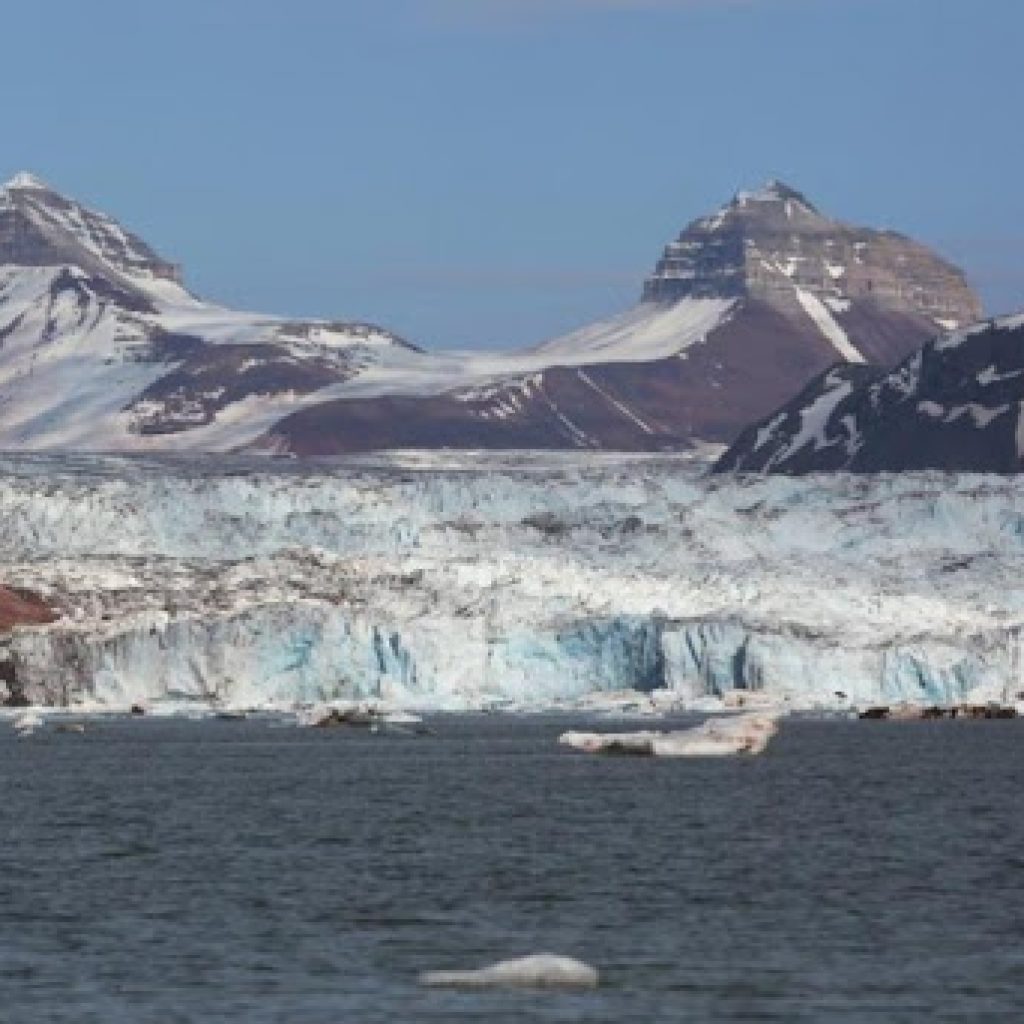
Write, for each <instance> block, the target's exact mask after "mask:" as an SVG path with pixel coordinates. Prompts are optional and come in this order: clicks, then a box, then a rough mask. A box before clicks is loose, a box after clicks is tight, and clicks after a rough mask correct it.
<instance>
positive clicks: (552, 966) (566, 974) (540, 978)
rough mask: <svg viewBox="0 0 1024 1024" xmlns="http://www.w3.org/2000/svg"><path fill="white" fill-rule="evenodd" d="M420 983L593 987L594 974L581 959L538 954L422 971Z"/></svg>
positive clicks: (485, 986)
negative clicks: (474, 966) (468, 967)
mask: <svg viewBox="0 0 1024 1024" xmlns="http://www.w3.org/2000/svg"><path fill="white" fill-rule="evenodd" d="M419 980H420V984H421V985H429V986H434V987H438V986H441V987H452V988H597V986H598V983H599V981H600V976H599V974H598V972H597V971H596V970H595V969H594V968H593V967H591V966H590V965H589V964H585V963H583V961H582V960H574V959H572V957H567V956H557V955H555V954H554V953H538V954H535V955H534V956H524V957H521V958H520V959H517V960H502V961H499V962H498V963H496V964H492V965H491V966H490V967H481V968H479V969H477V970H469V971H426V972H425V973H423V974H421V975H420V978H419Z"/></svg>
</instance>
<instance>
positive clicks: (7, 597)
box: [0, 586, 57, 632]
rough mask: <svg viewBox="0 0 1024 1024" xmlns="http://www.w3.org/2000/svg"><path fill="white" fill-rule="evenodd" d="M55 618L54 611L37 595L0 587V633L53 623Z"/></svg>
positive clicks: (14, 588)
mask: <svg viewBox="0 0 1024 1024" xmlns="http://www.w3.org/2000/svg"><path fill="white" fill-rule="evenodd" d="M56 618H57V616H56V614H55V613H54V611H53V610H52V609H51V608H50V606H49V605H48V604H47V603H46V602H45V601H44V600H43V599H42V598H41V597H39V596H38V595H37V594H32V593H30V592H29V591H27V590H20V589H18V588H16V587H3V586H0V632H5V631H7V630H10V629H13V628H14V627H15V626H22V625H39V624H41V623H46V622H53V621H54V620H55V619H56Z"/></svg>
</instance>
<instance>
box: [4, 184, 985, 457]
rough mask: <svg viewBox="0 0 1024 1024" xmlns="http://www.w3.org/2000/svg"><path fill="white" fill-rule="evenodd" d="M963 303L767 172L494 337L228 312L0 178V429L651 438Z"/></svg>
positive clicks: (318, 447) (665, 443) (459, 442)
mask: <svg viewBox="0 0 1024 1024" xmlns="http://www.w3.org/2000/svg"><path fill="white" fill-rule="evenodd" d="M977 316H978V303H977V300H976V299H975V297H974V296H973V294H972V293H971V291H970V289H969V288H968V287H967V285H966V283H965V282H964V279H963V275H962V274H961V273H960V272H959V271H957V270H956V269H955V268H954V267H951V266H950V265H949V264H947V263H945V262H944V261H942V260H941V259H939V258H938V257H936V256H934V255H932V254H931V253H929V252H928V251H927V250H925V249H923V248H922V247H921V246H918V245H916V244H915V243H913V242H911V241H909V240H908V239H905V238H902V237H901V236H898V235H895V234H892V233H890V232H874V231H869V230H867V229H860V228H850V227H847V226H845V225H843V224H840V223H838V222H836V221H833V220H830V219H828V218H827V217H825V216H824V215H822V214H821V213H819V212H818V211H817V210H816V209H815V208H814V207H813V206H812V204H811V203H810V202H809V201H808V200H806V199H805V198H804V197H803V196H801V195H800V193H798V192H796V191H795V190H794V189H792V188H789V187H788V186H786V185H782V184H781V183H778V182H771V183H769V184H768V185H767V186H765V187H764V188H763V189H761V190H759V191H757V192H741V193H739V194H738V195H737V196H736V197H735V198H734V199H733V200H732V201H731V202H730V203H728V204H727V205H726V206H724V207H722V208H721V209H720V210H719V211H717V212H716V213H715V214H713V215H711V216H710V217H705V218H701V219H700V220H697V221H694V222H693V223H692V224H690V225H689V227H688V228H686V230H684V231H683V232H682V234H681V235H680V236H679V237H678V239H677V240H676V241H674V242H672V243H671V244H670V245H669V246H668V247H667V248H666V250H665V252H664V254H663V256H662V258H661V259H660V261H659V262H658V264H657V268H656V270H655V272H654V274H653V275H652V276H651V277H650V278H649V279H648V281H647V282H646V284H645V286H644V290H643V294H642V296H641V301H640V303H639V304H638V305H637V306H635V307H634V308H633V309H630V310H628V311H626V312H625V313H622V314H620V315H619V316H616V317H613V318H611V319H609V320H605V321H601V322H599V323H596V324H593V325H590V326H588V327H585V328H583V329H581V330H579V331H575V332H573V333H571V334H569V335H567V336H565V337H562V338H556V339H554V340H552V341H548V342H546V343H544V344H542V345H539V346H537V347H535V348H533V349H528V350H525V351H521V352H514V353H485V352H479V353H443V352H442V353H437V352H434V353H428V352H423V351H420V350H419V349H417V348H415V347H414V346H413V345H411V344H409V343H408V342H405V341H403V340H402V339H401V338H399V337H397V336H396V335H394V334H392V333H390V332H389V331H386V330H384V329H382V328H380V327H375V326H373V325H369V324H363V323H350V322H345V321H324V320H294V319H288V318H283V317H274V316H267V315H260V314H252V313H240V312H237V311H233V310H229V309H225V308H223V307H220V306H216V305H214V304H211V303H208V302H205V301H202V300H200V299H198V298H197V297H196V296H194V295H192V294H191V293H190V292H189V291H188V290H187V289H186V288H185V286H184V284H183V283H182V277H181V273H180V270H179V268H178V267H177V266H176V265H175V264H173V263H171V262H169V261H167V260H165V259H163V258H162V257H160V256H159V255H158V254H157V253H156V252H155V251H154V250H153V249H152V248H150V247H149V246H148V245H147V244H146V243H145V242H143V241H142V240H141V239H139V238H138V237H136V236H135V235H133V234H131V233H130V232H129V231H127V230H125V229H124V228H122V227H121V226H120V225H119V224H118V223H117V222H116V221H114V220H113V219H111V218H110V217H107V216H105V215H103V214H99V213H96V212H94V211H91V210H88V209H86V208H85V207H83V206H81V205H80V204H78V203H76V202H74V201H73V200H71V199H68V198H66V197H64V196H62V195H60V194H59V193H57V192H55V191H54V190H52V189H51V188H49V187H48V186H46V185H45V184H44V183H43V182H41V181H40V180H39V179H37V178H35V177H33V176H31V175H28V174H20V175H18V176H17V177H15V178H14V179H12V180H11V181H9V182H8V183H7V185H6V186H4V188H3V189H2V190H0V448H15V449H18V448H21V449H54V448H56V449H92V450H166V449H170V450H175V449H196V450H212V451H218V450H233V449H237V448H241V447H256V448H260V449H264V450H269V451H275V452H282V453H289V454H295V455H332V454H336V453H339V452H344V451H353V450H368V449H375V448H397V447H417V448H437V447H474V448H593V449H604V448H611V449H625V450H634V449H636V450H648V449H655V450H656V449H670V448H679V447H686V446H688V445H690V444H693V443H694V442H700V441H711V442H718V443H726V442H729V441H731V440H732V439H733V438H734V437H735V436H736V434H737V433H738V432H739V430H740V429H741V428H742V427H743V425H744V424H746V423H749V422H751V421H752V420H754V419H757V418H759V417H761V416H763V415H764V414H765V413H767V412H768V411H769V410H770V409H772V408H775V407H776V406H777V405H778V404H779V403H780V402H782V401H783V400H784V399H785V398H786V397H787V396H788V395H791V394H792V393H793V391H794V390H795V389H796V388H798V387H800V386H802V385H803V384H805V383H806V382H807V381H808V380H809V379H811V378H812V377H813V376H814V375H815V374H817V373H820V372H821V371H822V370H824V369H826V368H827V367H828V366H830V365H831V364H832V363H834V362H835V360H836V358H837V357H839V358H842V359H843V360H846V361H848V362H851V363H860V362H865V361H870V362H876V363H880V364H882V365H883V366H892V365H894V364H895V363H896V362H898V361H899V360H900V359H902V358H903V357H905V356H906V355H907V354H908V353H909V352H911V351H913V350H914V349H915V348H917V347H918V346H919V345H920V344H921V343H922V342H923V341H925V340H926V339H927V338H929V337H931V336H932V335H934V334H935V333H936V332H937V331H938V330H939V329H940V328H948V327H953V326H957V325H960V324H963V323H966V322H969V321H971V320H973V319H976V318H977Z"/></svg>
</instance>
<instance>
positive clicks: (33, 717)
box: [12, 710, 43, 736]
mask: <svg viewBox="0 0 1024 1024" xmlns="http://www.w3.org/2000/svg"><path fill="white" fill-rule="evenodd" d="M12 724H13V726H14V731H15V732H16V733H17V734H18V735H19V736H31V735H32V733H34V732H35V731H36V729H38V728H39V727H40V726H41V725H42V724H43V716H42V715H40V714H39V712H38V711H35V710H30V711H26V712H25V713H24V714H23V715H19V716H18V717H17V718H16V719H15V720H14V722H13V723H12Z"/></svg>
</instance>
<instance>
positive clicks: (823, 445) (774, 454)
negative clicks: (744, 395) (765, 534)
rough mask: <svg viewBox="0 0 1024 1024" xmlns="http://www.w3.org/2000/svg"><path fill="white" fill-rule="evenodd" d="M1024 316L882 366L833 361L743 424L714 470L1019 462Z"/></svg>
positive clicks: (1011, 466)
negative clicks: (761, 416) (768, 411)
mask: <svg viewBox="0 0 1024 1024" xmlns="http://www.w3.org/2000/svg"><path fill="white" fill-rule="evenodd" d="M1022 416H1024V317H1011V318H1006V319H1002V320H995V321H988V322H986V323H982V324H980V325H978V326H976V327H974V328H971V329H969V330H966V331H961V332H956V333H953V334H950V335H947V336H944V337H941V338H938V339H935V340H933V341H931V342H929V343H928V344H926V345H925V346H924V347H923V348H922V349H921V350H920V351H919V352H917V353H916V354H914V355H913V356H911V357H910V358H909V359H907V360H906V361H905V362H904V363H903V364H902V365H900V366H899V367H897V368H896V369H895V370H893V371H891V372H889V373H883V372H882V371H879V370H872V369H869V368H866V367H836V368H834V369H832V370H830V371H828V372H827V373H825V374H824V375H823V376H821V377H819V378H818V379H817V380H815V381H814V382H813V383H812V384H811V385H809V386H808V387H807V388H806V389H805V390H804V391H803V392H802V393H801V394H799V395H798V396H797V397H796V398H794V399H793V400H792V401H790V402H788V403H787V404H786V405H784V406H783V407H782V408H781V409H779V410H778V411H777V412H775V413H774V414H772V415H771V416H769V417H767V418H766V419H765V420H763V421H762V422H760V423H757V424H755V425H754V426H752V427H750V428H748V429H747V430H745V431H744V432H743V433H742V434H741V435H740V437H739V438H738V439H737V441H736V442H735V444H733V446H732V447H731V448H730V449H729V451H728V452H727V453H726V454H725V455H724V456H723V457H722V459H721V460H720V461H719V463H718V465H717V466H716V470H717V471H719V472H729V471H738V472H770V473H791V474H802V473H813V472H827V471H835V470H847V471H850V472H859V473H875V472H901V471H905V470H921V469H935V470H951V471H958V472H977V473H1018V472H1021V470H1022V468H1024V422H1022Z"/></svg>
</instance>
